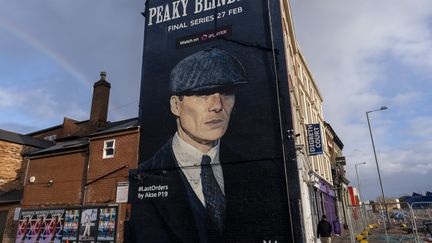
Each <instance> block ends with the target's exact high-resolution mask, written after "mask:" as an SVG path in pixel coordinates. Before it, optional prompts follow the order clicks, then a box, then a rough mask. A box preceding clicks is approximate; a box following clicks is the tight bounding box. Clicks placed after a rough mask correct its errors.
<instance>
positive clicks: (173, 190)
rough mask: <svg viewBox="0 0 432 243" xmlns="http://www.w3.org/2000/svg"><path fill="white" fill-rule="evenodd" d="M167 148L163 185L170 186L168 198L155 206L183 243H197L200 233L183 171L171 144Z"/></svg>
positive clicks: (155, 203) (155, 202)
mask: <svg viewBox="0 0 432 243" xmlns="http://www.w3.org/2000/svg"><path fill="white" fill-rule="evenodd" d="M168 145H169V146H165V148H164V151H163V154H160V156H163V157H164V158H161V160H160V161H161V162H162V161H163V166H162V168H167V169H162V170H163V171H162V175H161V178H160V181H161V183H163V184H164V185H168V197H167V198H164V199H161V200H157V201H154V206H155V208H157V210H158V211H159V214H160V216H161V217H162V218H163V219H164V221H165V222H166V224H167V225H168V226H169V228H170V229H171V230H172V232H173V233H174V234H175V235H176V236H177V238H179V239H180V240H181V241H182V242H197V241H198V231H197V229H196V226H195V220H194V216H193V213H192V209H191V206H190V203H189V198H188V195H187V191H186V189H185V185H184V183H183V181H182V178H181V176H182V175H181V173H182V171H181V169H180V168H179V167H178V166H177V163H176V161H175V160H174V154H173V153H172V149H171V144H170V143H169V144H168Z"/></svg>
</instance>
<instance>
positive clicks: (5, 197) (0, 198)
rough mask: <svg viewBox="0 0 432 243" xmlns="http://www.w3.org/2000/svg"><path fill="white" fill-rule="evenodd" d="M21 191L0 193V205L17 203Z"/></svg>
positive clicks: (20, 196)
mask: <svg viewBox="0 0 432 243" xmlns="http://www.w3.org/2000/svg"><path fill="white" fill-rule="evenodd" d="M22 195H23V190H13V191H8V192H1V193H0V203H13V202H19V201H21V199H22Z"/></svg>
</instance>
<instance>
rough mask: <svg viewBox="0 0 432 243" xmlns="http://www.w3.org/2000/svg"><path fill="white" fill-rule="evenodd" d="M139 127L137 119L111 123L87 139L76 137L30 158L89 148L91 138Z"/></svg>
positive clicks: (58, 143)
mask: <svg viewBox="0 0 432 243" xmlns="http://www.w3.org/2000/svg"><path fill="white" fill-rule="evenodd" d="M137 127H138V118H136V117H135V118H131V119H127V120H122V121H118V122H111V123H109V124H108V125H107V126H105V127H104V128H101V129H99V130H98V131H97V132H95V133H92V134H89V135H88V136H86V137H81V138H76V137H75V138H72V139H70V140H65V141H62V142H57V144H55V145H53V146H51V147H48V148H45V149H41V150H37V151H33V152H31V153H30V156H36V155H44V154H50V153H56V152H63V151H69V150H74V149H79V148H85V147H87V146H88V144H89V137H91V136H98V135H103V134H108V133H115V132H120V131H124V130H128V129H132V128H137Z"/></svg>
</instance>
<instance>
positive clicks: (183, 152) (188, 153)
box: [172, 132, 220, 167]
mask: <svg viewBox="0 0 432 243" xmlns="http://www.w3.org/2000/svg"><path fill="white" fill-rule="evenodd" d="M219 144H220V143H219V140H218V141H217V143H216V145H215V146H214V147H213V148H211V149H210V150H209V151H208V152H207V153H203V152H201V151H200V150H198V149H197V148H195V147H194V146H192V145H190V144H188V143H187V142H185V141H184V140H183V139H182V138H181V137H180V136H179V135H178V133H177V132H176V134H175V135H174V137H173V139H172V148H173V151H174V155H175V157H176V159H177V162H178V163H179V166H180V167H189V166H200V165H201V160H202V157H203V155H208V156H210V158H211V162H210V164H219V148H220V145H219Z"/></svg>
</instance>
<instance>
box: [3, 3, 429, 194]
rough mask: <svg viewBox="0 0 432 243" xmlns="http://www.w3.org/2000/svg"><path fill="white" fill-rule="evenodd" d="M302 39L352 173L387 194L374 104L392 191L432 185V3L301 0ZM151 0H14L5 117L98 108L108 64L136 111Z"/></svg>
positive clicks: (114, 97)
mask: <svg viewBox="0 0 432 243" xmlns="http://www.w3.org/2000/svg"><path fill="white" fill-rule="evenodd" d="M291 6H292V12H293V19H294V25H295V31H296V35H297V40H298V42H299V45H300V47H301V49H302V52H303V53H304V55H305V57H306V60H307V63H308V65H309V67H310V69H311V71H312V74H313V77H314V79H315V81H316V83H317V85H318V87H319V88H320V92H321V94H322V95H323V97H324V104H323V105H324V118H325V120H326V121H327V122H329V123H330V124H331V125H332V126H333V128H334V130H335V131H336V132H337V134H338V135H339V137H340V138H341V139H342V141H343V143H344V144H345V148H344V154H345V156H346V157H347V161H348V165H347V173H348V178H349V179H350V180H351V182H352V183H353V184H354V185H357V183H356V180H355V171H354V164H355V163H359V162H363V161H365V162H367V164H366V165H363V166H360V167H359V177H360V183H361V188H362V192H363V195H364V196H365V198H367V199H375V198H376V196H378V195H379V194H380V191H379V186H378V178H377V172H376V165H375V162H374V159H373V153H372V147H371V142H370V137H369V131H368V128H367V123H366V116H365V111H368V110H373V109H376V108H379V107H380V106H382V105H385V106H388V107H389V109H388V110H385V111H380V112H375V113H372V114H371V122H372V128H373V133H374V138H375V143H376V148H377V153H378V159H379V163H380V169H381V175H382V178H383V183H384V189H385V191H386V195H388V196H400V195H403V194H410V193H411V192H413V191H417V192H425V191H427V190H429V191H431V190H432V180H431V179H430V175H431V173H432V163H431V162H432V155H431V153H430V151H432V139H431V137H432V126H431V125H430V123H431V121H432V112H431V111H432V109H431V105H430V103H431V99H432V98H431V97H432V96H431V95H430V94H431V93H432V92H431V90H432V87H431V86H432V81H431V78H430V77H431V74H432V38H431V37H432V36H431V35H432V2H431V1H429V0H422V1H421V0H413V1H402V0H381V1H378V2H377V1H372V0H363V1H343V0H326V1H312V0H292V1H291ZM143 9H144V1H137V0H131V1H118V0H92V1H88V0H74V1H58V0H41V1H37V2H36V1H25V2H24V1H3V2H2V4H1V8H0V53H1V55H0V128H2V129H6V130H10V131H15V132H20V133H27V132H31V131H34V130H38V129H43V128H46V127H49V126H54V125H58V124H60V123H61V122H62V121H63V117H64V116H65V117H69V118H73V119H76V120H85V119H88V116H89V110H90V100H91V95H92V84H93V83H94V81H96V80H98V79H99V72H100V71H106V72H107V79H108V81H109V82H111V84H112V89H111V100H110V111H109V119H110V120H113V121H115V120H120V119H126V118H130V117H135V116H137V111H138V96H139V82H140V77H141V61H142V60H141V58H142V42H143V26H144V18H143V17H142V16H141V14H140V13H141V12H142V11H143Z"/></svg>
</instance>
